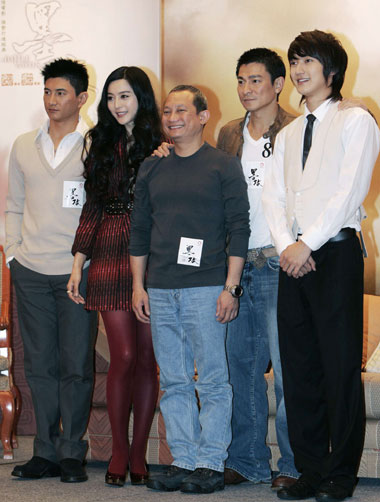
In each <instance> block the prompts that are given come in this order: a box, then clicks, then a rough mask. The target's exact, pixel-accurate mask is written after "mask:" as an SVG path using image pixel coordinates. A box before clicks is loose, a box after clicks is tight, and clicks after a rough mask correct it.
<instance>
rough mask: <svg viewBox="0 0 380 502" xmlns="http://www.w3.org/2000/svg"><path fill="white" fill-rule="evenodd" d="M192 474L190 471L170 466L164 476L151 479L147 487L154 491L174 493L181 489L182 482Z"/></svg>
mask: <svg viewBox="0 0 380 502" xmlns="http://www.w3.org/2000/svg"><path fill="white" fill-rule="evenodd" d="M191 473H192V471H189V470H188V469H182V468H181V467H177V466H176V465H170V466H169V467H168V469H167V471H166V472H164V473H163V474H159V475H158V476H155V477H153V476H152V477H150V478H149V479H148V480H147V482H146V486H147V487H148V488H151V489H152V490H160V491H164V492H174V491H176V490H179V489H180V487H181V483H182V481H183V480H184V479H185V478H186V476H188V475H189V474H191Z"/></svg>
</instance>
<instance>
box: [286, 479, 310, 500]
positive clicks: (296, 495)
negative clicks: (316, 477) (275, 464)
mask: <svg viewBox="0 0 380 502" xmlns="http://www.w3.org/2000/svg"><path fill="white" fill-rule="evenodd" d="M314 496H315V489H314V488H313V487H312V486H311V485H309V483H308V482H307V481H306V480H305V479H302V477H300V478H299V479H297V481H296V483H294V485H292V486H289V487H287V488H282V489H281V490H279V491H278V492H277V497H278V498H279V499H282V500H305V499H309V498H311V497H314Z"/></svg>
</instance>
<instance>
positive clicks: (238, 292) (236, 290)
mask: <svg viewBox="0 0 380 502" xmlns="http://www.w3.org/2000/svg"><path fill="white" fill-rule="evenodd" d="M243 291H244V290H243V288H242V287H241V286H235V287H234V288H233V291H232V295H233V296H234V297H235V298H240V297H241V295H242V294H243Z"/></svg>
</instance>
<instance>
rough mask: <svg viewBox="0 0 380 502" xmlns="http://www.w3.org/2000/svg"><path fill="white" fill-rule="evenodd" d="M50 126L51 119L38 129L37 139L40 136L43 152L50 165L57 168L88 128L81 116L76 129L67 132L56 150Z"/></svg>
mask: <svg viewBox="0 0 380 502" xmlns="http://www.w3.org/2000/svg"><path fill="white" fill-rule="evenodd" d="M49 127H50V120H49V119H48V120H47V121H46V122H45V123H44V124H43V125H42V126H41V127H40V129H39V130H38V133H37V135H36V139H35V141H37V139H38V138H40V140H41V147H42V151H43V154H44V156H45V158H46V160H47V162H48V163H49V165H50V167H52V168H53V169H55V168H56V167H57V166H59V164H60V163H61V162H62V161H63V160H64V159H65V158H66V157H67V155H68V154H69V153H70V152H71V150H72V149H73V147H74V145H75V144H76V143H77V141H78V138H83V136H84V135H85V134H86V132H87V129H88V128H87V126H86V124H85V122H84V121H83V120H81V119H80V118H79V122H78V125H77V127H76V129H75V131H73V132H71V133H69V134H66V136H65V137H64V138H63V139H62V140H61V142H60V143H59V145H58V148H57V151H54V143H53V140H52V139H51V137H50V135H49Z"/></svg>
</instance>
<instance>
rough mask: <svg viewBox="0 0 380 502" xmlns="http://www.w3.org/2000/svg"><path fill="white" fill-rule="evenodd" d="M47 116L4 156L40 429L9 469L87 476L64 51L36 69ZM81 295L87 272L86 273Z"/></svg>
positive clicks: (90, 326) (76, 84)
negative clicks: (70, 285)
mask: <svg viewBox="0 0 380 502" xmlns="http://www.w3.org/2000/svg"><path fill="white" fill-rule="evenodd" d="M42 75H43V77H44V105H45V110H46V113H47V114H48V117H49V120H48V122H47V123H46V124H45V125H43V126H42V127H41V128H40V129H39V130H35V131H31V132H29V133H26V134H23V135H21V136H19V137H18V138H17V139H16V141H15V143H14V145H13V148H12V152H11V155H10V161H9V186H8V196H7V208H6V211H5V213H6V247H5V249H6V255H7V261H8V262H9V265H10V269H11V274H12V280H13V283H14V285H15V289H16V297H17V309H18V318H19V323H20V332H21V337H22V339H23V344H24V362H25V363H24V367H25V376H26V379H27V382H28V384H29V387H30V389H31V393H32V400H33V406H34V410H35V417H36V426H37V434H36V437H35V440H34V452H33V458H32V459H31V460H29V461H28V462H27V463H26V464H24V465H18V466H15V467H14V469H13V471H12V475H13V476H16V477H20V478H29V479H39V478H42V477H53V476H61V481H64V482H80V481H86V480H87V474H86V471H85V468H84V466H83V460H84V457H85V455H86V451H87V442H86V441H84V440H83V439H82V436H83V435H84V433H85V431H86V427H87V421H88V415H89V411H90V404H91V396H92V388H93V348H94V342H95V336H96V321H97V317H96V313H90V312H87V311H86V310H85V309H84V308H83V306H82V305H76V304H75V303H73V302H72V301H71V300H70V298H69V297H68V295H67V291H66V284H67V281H68V279H69V277H70V274H71V267H72V255H71V246H72V242H73V239H74V235H75V231H76V228H77V226H78V222H79V216H80V213H81V208H82V205H83V203H84V200H83V198H84V179H83V164H82V150H83V134H82V131H83V126H82V125H81V122H80V121H79V112H80V109H81V107H82V106H83V105H84V104H85V102H86V100H87V86H88V74H87V70H86V68H85V66H83V65H82V64H80V63H78V62H76V61H72V60H66V59H59V60H56V61H53V62H51V63H49V64H48V65H46V66H45V68H44V69H43V71H42ZM82 288H83V290H82V293H81V294H84V295H85V289H86V278H85V280H84V281H82Z"/></svg>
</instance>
